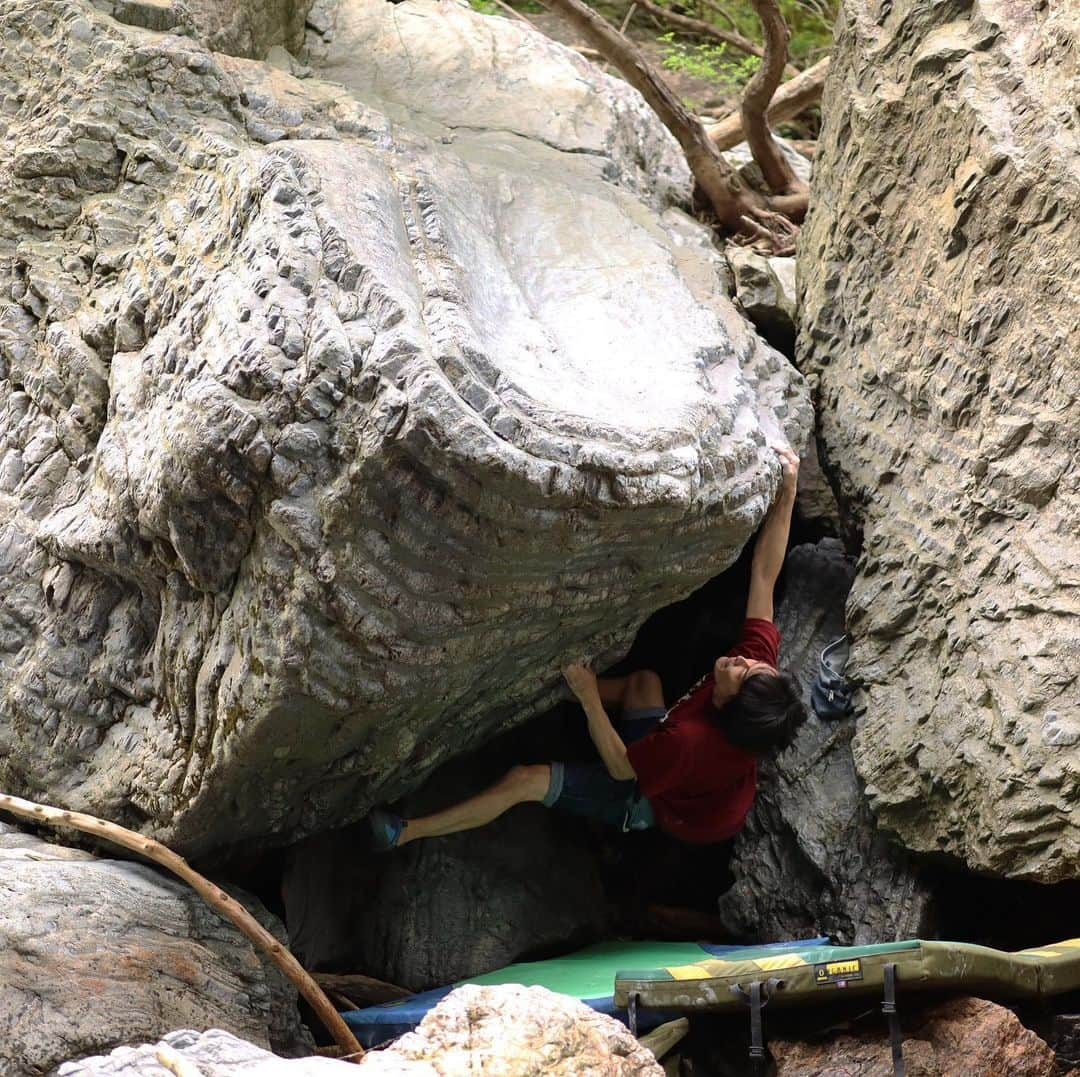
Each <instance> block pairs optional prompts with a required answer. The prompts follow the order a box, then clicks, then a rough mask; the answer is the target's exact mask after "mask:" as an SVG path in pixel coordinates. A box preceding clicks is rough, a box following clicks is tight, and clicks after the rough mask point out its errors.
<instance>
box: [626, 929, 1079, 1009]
mask: <svg viewBox="0 0 1080 1077" xmlns="http://www.w3.org/2000/svg"><path fill="white" fill-rule="evenodd" d="M889 964H892V965H894V966H895V969H896V972H895V975H896V988H897V991H898V993H900V994H904V993H906V992H908V991H919V990H928V991H931V990H963V991H965V992H970V993H974V994H979V995H982V996H985V997H987V998H1003V999H1005V998H1042V997H1044V996H1049V995H1058V994H1062V993H1064V992H1066V991H1075V990H1078V989H1080V939H1069V940H1067V941H1065V942H1056V943H1052V944H1050V945H1047V946H1040V947H1037V948H1034V949H1030V950H1019V951H1017V952H1015V953H1007V952H1005V951H1002V950H994V949H991V948H990V947H987V946H976V945H974V944H972V943H965V942H937V941H934V942H924V941H922V940H919V939H910V940H908V941H906V942H889V943H879V944H877V945H873V946H809V947H806V948H803V949H791V950H788V951H785V952H782V953H777V951H776V950H775V949H768V948H765V947H762V948H761V949H743V950H740V951H739V952H738V953H737V954H732V955H730V956H718V957H708V958H703V959H700V960H696V961H691V962H689V963H687V964H684V965H674V964H672V965H665V966H662V967H658V968H651V969H640V968H639V969H620V970H619V971H618V972H617V973H616V975H615V999H614V1001H615V1005H616V1006H617V1007H626V1006H627V1005H628V1004H629V1002H630V998H631V996H637V997H636V1003H637V1005H638V1006H642V1007H647V1008H650V1009H657V1010H678V1011H680V1012H686V1011H704V1012H718V1011H723V1010H732V1009H739V1008H742V1007H744V1006H745V1002H744V997H745V996H744V994H743V992H745V991H748V990H749V986H750V984H751V983H753V982H754V981H758V982H765V981H767V980H769V979H775V980H777V981H779V982H778V983H776V984H775V985H773V987H772V989H771V992H770V994H771V999H770V1005H771V1006H782V1005H822V1004H824V1003H825V1002H827V1001H836V1000H837V999H838V998H839V996H840V995H842V994H844V995H848V996H851V995H876V996H878V997H880V996H881V994H882V991H883V987H884V971H883V970H884V968H885V966H886V965H889ZM740 988H741V991H740V990H739V989H740Z"/></svg>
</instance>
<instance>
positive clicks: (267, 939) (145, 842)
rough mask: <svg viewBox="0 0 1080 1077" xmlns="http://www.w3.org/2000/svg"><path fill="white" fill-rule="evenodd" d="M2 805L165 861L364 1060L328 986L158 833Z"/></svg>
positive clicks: (37, 807) (13, 803)
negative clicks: (262, 954) (261, 953)
mask: <svg viewBox="0 0 1080 1077" xmlns="http://www.w3.org/2000/svg"><path fill="white" fill-rule="evenodd" d="M0 810H3V811H6V812H10V813H11V814H12V815H15V816H18V817H19V818H21V819H29V820H31V821H32V822H35V823H47V824H48V825H49V826H53V827H70V828H71V829H72V830H78V831H81V832H82V833H83V834H93V835H94V837H97V838H104V839H105V840H106V841H111V842H112V843H113V844H114V845H119V846H121V847H122V848H124V849H130V850H131V852H133V853H138V854H139V855H140V856H145V857H146V858H147V860H152V861H153V862H154V863H155V864H160V865H161V867H163V868H165V869H167V870H168V871H171V872H172V873H173V874H174V875H177V876H179V877H180V878H181V879H183V880H184V882H186V883H187V884H188V885H189V886H190V887H191V888H192V889H193V890H194V891H195V892H196V893H197V894H198V895H199V897H201V898H202V899H203V900H204V901H205V902H206V904H207V905H209V906H210V908H212V909H213V910H214V912H216V913H218V914H219V915H220V916H223V917H224V918H225V919H226V920H229V921H230V922H231V923H232V924H233V925H235V926H236V927H237V928H238V929H239V930H240V931H241V932H243V934H244V935H246V936H247V938H248V939H249V940H250V941H251V942H252V943H254V944H255V945H256V946H258V947H259V949H260V950H263V951H264V952H265V953H266V955H267V956H268V957H269V958H270V960H271V961H273V962H274V964H275V965H277V967H278V968H279V969H281V971H282V972H283V973H284V974H285V975H286V976H287V977H288V978H289V979H290V980H291V981H292V983H293V984H294V985H295V986H296V989H297V990H298V991H299V992H300V994H301V995H303V996H304V998H306V999H307V1001H308V1002H309V1003H310V1004H311V1008H312V1009H313V1010H314V1011H315V1013H316V1014H318V1016H319V1019H320V1020H321V1021H322V1022H323V1024H324V1025H325V1026H326V1030H327V1031H328V1032H329V1033H330V1035H331V1036H333V1037H334V1040H335V1041H336V1042H337V1043H338V1044H339V1045H340V1046H341V1047H343V1048H344V1049H345V1050H347V1051H348V1052H349V1053H350V1056H351V1057H352V1058H353V1059H354V1060H355V1061H357V1062H359V1061H360V1059H361V1058H362V1057H363V1055H364V1049H363V1048H362V1047H361V1046H360V1044H359V1043H358V1042H357V1039H356V1037H355V1036H354V1035H353V1034H352V1031H351V1030H350V1028H349V1026H348V1025H347V1024H345V1022H344V1021H343V1020H342V1019H341V1014H339V1013H338V1012H337V1010H335V1009H334V1006H333V1004H332V1003H331V1002H330V1000H329V999H328V998H327V997H326V995H325V994H324V993H323V990H322V988H321V987H319V985H318V984H316V983H315V981H314V980H313V979H312V978H311V976H309V975H308V973H307V972H306V971H305V970H304V968H303V966H302V965H301V964H300V962H299V961H297V960H296V958H295V957H293V955H292V954H291V953H290V952H289V951H288V950H287V949H286V948H285V947H284V946H282V945H281V943H280V942H278V940H277V939H275V938H274V936H273V935H271V934H270V932H269V931H267V930H266V928H265V927H263V926H262V924H260V923H259V921H258V920H256V919H255V917H254V916H252V915H251V913H249V912H248V911H247V909H245V908H244V906H243V905H241V904H240V902H238V901H236V900H235V899H234V898H231V897H230V896H229V895H228V894H226V893H225V891H224V890H222V889H221V887H219V886H215V885H214V884H213V883H212V882H210V880H209V879H207V878H205V877H203V876H202V875H200V874H199V873H198V872H197V871H194V870H193V869H192V868H191V867H190V866H189V865H188V862H187V861H186V860H185V859H184V858H183V857H182V856H180V855H178V854H177V853H174V852H173V851H172V850H171V849H168V848H166V847H165V846H164V845H162V844H161V842H158V841H154V839H153V838H146V837H143V835H142V834H136V833H135V831H134V830H128V829H127V828H126V827H122V826H118V825H117V824H116V823H110V822H108V821H107V820H105V819H98V818H96V817H95V816H93V815H84V814H83V813H82V812H76V811H64V810H62V809H60V808H50V807H48V806H47V805H45V804H35V803H33V802H32V801H29V800H21V799H20V798H19V797H13V796H8V795H7V794H6V793H0Z"/></svg>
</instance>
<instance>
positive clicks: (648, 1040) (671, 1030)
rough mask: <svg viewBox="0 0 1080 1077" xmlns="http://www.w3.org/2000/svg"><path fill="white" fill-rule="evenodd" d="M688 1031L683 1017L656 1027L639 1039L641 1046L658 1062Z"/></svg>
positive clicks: (687, 1024) (687, 1025)
mask: <svg viewBox="0 0 1080 1077" xmlns="http://www.w3.org/2000/svg"><path fill="white" fill-rule="evenodd" d="M689 1031H690V1022H689V1021H688V1020H687V1019H686V1018H685V1017H679V1018H676V1019H675V1020H674V1021H668V1022H667V1023H666V1024H663V1025H657V1026H656V1028H654V1029H653V1030H652V1031H651V1032H647V1033H646V1034H645V1035H644V1036H642V1037H641V1046H642V1047H648V1049H649V1050H650V1051H652V1053H653V1057H654V1058H655V1059H656V1060H657V1061H659V1060H660V1059H661V1058H663V1057H664V1055H666V1054H667V1053H668V1051H670V1050H671V1049H672V1047H674V1046H675V1044H677V1043H679V1042H680V1041H681V1040H682V1039H683V1037H684V1036H685V1035H686V1034H687V1033H688V1032H689Z"/></svg>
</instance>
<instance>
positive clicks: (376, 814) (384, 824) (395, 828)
mask: <svg viewBox="0 0 1080 1077" xmlns="http://www.w3.org/2000/svg"><path fill="white" fill-rule="evenodd" d="M367 822H368V831H369V833H370V835H371V848H372V849H373V850H374V851H375V852H377V853H388V852H389V851H390V850H391V849H393V848H394V847H395V846H396V845H397V843H398V838H400V837H401V832H402V830H404V829H405V820H404V819H402V818H401V816H400V815H395V814H394V813H393V812H392V811H386V810H385V809H383V808H373V809H372V810H371V814H370V815H368V817H367Z"/></svg>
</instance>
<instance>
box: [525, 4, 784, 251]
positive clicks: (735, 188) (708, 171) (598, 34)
mask: <svg viewBox="0 0 1080 1077" xmlns="http://www.w3.org/2000/svg"><path fill="white" fill-rule="evenodd" d="M544 3H545V4H546V5H547V6H548V7H550V8H552V9H553V10H555V11H557V12H558V13H559V14H560V15H562V16H563V18H565V19H566V21H567V22H568V23H570V25H571V26H573V27H574V29H576V30H577V31H578V32H579V33H581V34H582V36H583V37H584V38H585V40H586V41H587V42H588V43H589V44H590V45H591V46H592V47H593V48H595V49H596V50H597V51H598V52H600V53H601V54H602V55H603V56H604V58H605V59H607V60H609V61H610V62H611V63H612V64H613V65H614V66H615V67H616V68H617V69H618V71H619V73H620V74H621V75H622V76H623V78H624V79H626V81H627V82H629V83H630V85H631V86H633V87H634V89H635V90H637V91H638V93H640V94H641V96H642V97H644V98H645V100H646V101H647V102H648V103H649V105H650V106H651V107H652V109H653V111H654V112H655V113H656V114H657V116H659V117H660V120H661V122H662V123H663V124H664V126H665V127H666V128H667V129H668V130H669V131H670V132H671V133H672V134H673V135H674V136H675V138H676V140H677V141H678V143H679V145H680V146H682V149H683V153H685V154H686V162H687V164H688V165H689V166H690V171H691V172H692V173H693V175H694V179H695V180H697V185H698V187H699V188H700V189H701V191H702V193H703V194H704V196H705V198H706V199H707V201H708V202H709V203H710V205H711V206H712V209H713V211H714V212H715V213H716V216H717V217H718V218H719V219H720V221H721V222H722V223H723V224H724V225H725V227H727V228H730V229H731V230H732V231H736V232H737V231H739V230H740V229H741V228H742V227H743V225H742V217H743V216H745V214H747V213H748V212H749V211H750V210H751V209H752V208H753V207H755V206H758V205H761V204H762V201H763V200H762V199H761V197H760V196H759V195H758V194H757V193H756V192H755V191H751V190H750V188H749V187H748V186H747V185H746V184H745V183H744V182H743V180H742V177H741V176H739V174H738V173H737V172H736V171H735V169H733V168H732V167H731V165H729V164H728V163H727V161H725V160H724V159H723V157H721V156H720V154H719V152H718V151H717V149H716V147H715V146H713V144H712V143H711V142H710V141H709V138H708V136H707V135H706V134H705V128H704V127H703V126H702V125H701V122H700V121H699V120H698V119H697V117H696V116H693V115H692V114H691V113H690V112H689V111H688V110H687V108H686V107H685V105H683V103H682V102H681V101H680V100H679V98H678V97H677V96H676V95H675V94H674V93H673V92H672V90H671V87H670V86H668V84H667V83H666V82H665V81H664V80H663V79H662V78H661V77H660V76H659V74H658V73H657V72H656V70H655V69H654V68H653V66H652V65H651V64H650V63H649V61H648V60H646V59H645V56H644V55H643V54H642V52H641V50H640V49H638V48H637V46H635V45H634V44H633V43H632V42H631V41H630V40H629V39H628V38H626V37H625V36H624V35H623V34H620V33H619V31H618V30H616V29H615V27H613V26H611V25H609V24H608V23H607V22H606V21H605V20H604V19H602V18H601V17H600V16H599V15H597V14H596V12H595V11H593V10H592V9H591V8H590V7H588V6H587V5H586V4H584V3H582V0H544ZM639 3H640V0H639Z"/></svg>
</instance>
